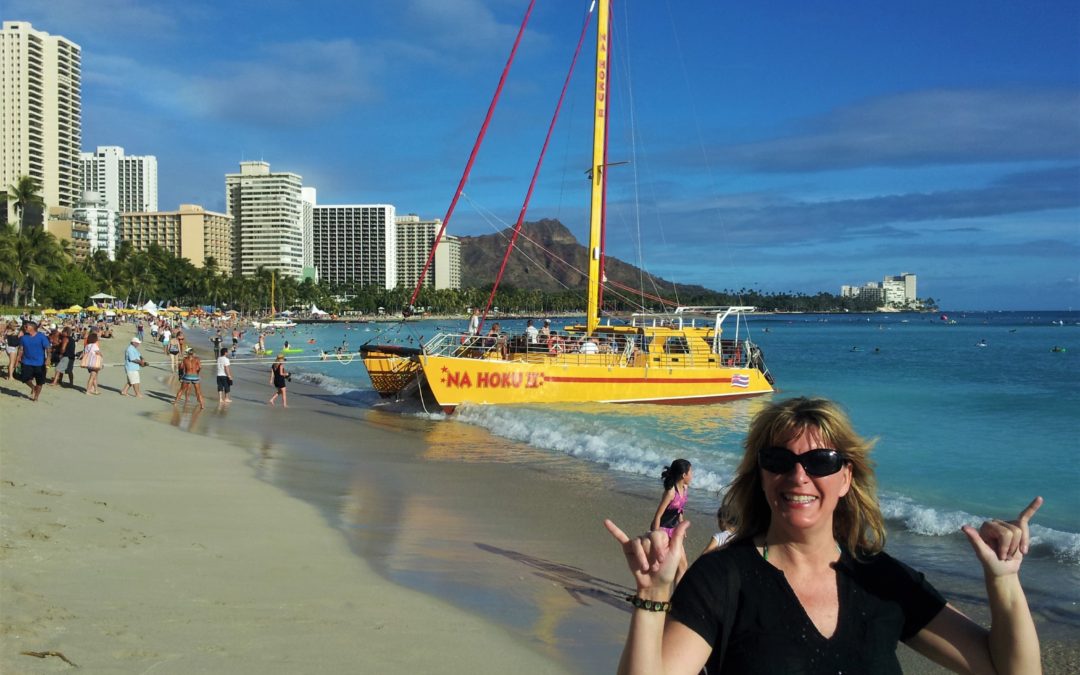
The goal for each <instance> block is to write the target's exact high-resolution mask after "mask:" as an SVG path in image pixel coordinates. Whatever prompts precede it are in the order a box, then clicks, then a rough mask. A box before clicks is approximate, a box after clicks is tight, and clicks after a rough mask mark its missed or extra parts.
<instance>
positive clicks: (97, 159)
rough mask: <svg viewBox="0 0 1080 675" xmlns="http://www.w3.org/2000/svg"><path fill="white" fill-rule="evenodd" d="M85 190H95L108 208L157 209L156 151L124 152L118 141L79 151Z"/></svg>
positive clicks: (148, 210) (116, 209)
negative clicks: (133, 153) (142, 152)
mask: <svg viewBox="0 0 1080 675" xmlns="http://www.w3.org/2000/svg"><path fill="white" fill-rule="evenodd" d="M79 159H80V161H81V163H82V189H83V192H96V193H98V194H99V195H100V196H101V198H102V199H103V200H104V201H105V208H107V209H111V210H113V211H119V212H129V213H130V212H139V213H145V212H152V211H157V210H158V167H157V157H155V156H153V155H144V156H137V155H125V154H124V149H123V148H121V147H117V146H115V145H103V146H98V148H97V151H96V152H84V153H82V154H80V155H79Z"/></svg>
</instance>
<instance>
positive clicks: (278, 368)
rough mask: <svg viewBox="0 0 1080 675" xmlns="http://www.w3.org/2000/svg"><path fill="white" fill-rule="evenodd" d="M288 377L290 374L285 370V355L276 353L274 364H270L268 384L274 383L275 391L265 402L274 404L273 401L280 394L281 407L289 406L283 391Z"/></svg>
mask: <svg viewBox="0 0 1080 675" xmlns="http://www.w3.org/2000/svg"><path fill="white" fill-rule="evenodd" d="M290 377H292V376H291V375H289V373H288V371H286V370H285V355H284V354H278V355H277V358H276V359H274V365H272V366H270V384H272V385H274V389H275V390H276V391H275V392H274V395H273V396H271V397H270V400H269V401H267V403H269V404H270V405H274V401H276V400H277V397H278V396H280V397H281V407H282V408H288V407H289V399H288V397H287V396H286V393H285V385H286V384H287V383H288V381H289V378H290Z"/></svg>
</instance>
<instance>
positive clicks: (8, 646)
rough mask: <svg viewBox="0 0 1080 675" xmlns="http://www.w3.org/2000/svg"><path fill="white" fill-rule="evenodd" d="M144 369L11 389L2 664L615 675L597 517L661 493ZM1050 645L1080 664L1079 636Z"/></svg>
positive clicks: (444, 425)
mask: <svg viewBox="0 0 1080 675" xmlns="http://www.w3.org/2000/svg"><path fill="white" fill-rule="evenodd" d="M200 339H201V340H203V341H204V342H205V338H199V339H195V340H194V343H195V344H196V346H197V347H201V346H202V345H201V344H200ZM123 346H124V345H123V343H122V342H121V339H117V340H113V341H111V342H110V343H109V344H108V349H109V350H114V351H118V349H119V348H122V347H123ZM153 349H154V348H153V347H151V346H148V349H147V350H146V351H148V352H150V355H149V356H148V359H149V360H151V361H154V360H158V361H160V360H161V357H160V352H154V351H152V350H153ZM206 368H207V367H206V366H204V372H206ZM151 372H153V373H154V376H153V377H151V376H144V378H143V379H144V382H145V381H147V380H151V383H150V384H149V389H150V390H151V391H155V392H160V398H159V399H158V400H155V399H153V398H149V399H144V400H141V401H137V400H135V399H130V398H129V399H121V398H120V397H119V396H116V394H115V390H116V388H117V387H116V385H119V384H120V382H121V379H122V374H120V373H118V372H114V373H107V374H105V375H103V377H102V383H103V387H104V388H105V389H106V393H105V394H104V395H102V396H98V397H91V396H83V395H82V394H77V393H75V392H71V391H66V390H65V391H59V392H58V391H56V390H55V389H46V391H45V392H44V394H43V397H42V398H43V400H42V402H41V403H40V404H38V405H39V406H40V409H38V408H34V407H33V404H31V403H30V402H29V401H27V400H26V399H25V398H15V397H12V396H10V395H5V394H11V393H12V392H13V391H14V392H17V393H18V394H19V396H20V397H21V395H22V392H23V391H25V387H22V386H21V385H18V387H17V388H12V387H8V386H7V383H6V382H0V429H2V431H0V474H2V475H0V479H2V480H3V481H4V482H3V483H0V526H2V527H0V572H2V575H0V602H2V609H3V611H2V613H0V631H2V633H0V635H3V638H4V639H3V641H2V642H3V647H0V670H2V671H3V672H55V671H58V670H65V669H67V668H69V667H70V666H67V665H66V664H64V663H63V662H61V661H59V659H56V658H49V659H46V660H44V661H39V660H37V659H34V658H32V657H28V656H21V655H20V654H19V652H20V651H23V650H34V651H45V650H56V651H61V652H63V653H64V654H65V655H66V656H67V657H68V658H70V659H71V660H72V661H74V662H75V663H78V664H79V665H80V666H82V667H83V668H91V669H97V670H98V671H100V672H136V671H140V672H141V671H144V670H147V669H150V668H153V669H154V671H155V672H177V673H179V672H191V671H193V670H201V671H206V672H256V671H258V672H336V671H347V672H391V673H396V672H403V673H404V672H408V673H412V672H434V671H441V672H462V673H464V672H470V673H473V672H481V673H483V672H505V671H506V670H510V669H515V670H517V671H518V672H523V673H544V672H576V673H601V672H613V671H614V668H615V664H616V662H617V659H618V653H619V650H620V649H621V645H622V641H623V638H624V636H625V631H626V626H627V622H628V620H629V614H628V611H627V610H628V605H627V604H626V603H625V602H624V601H623V600H622V598H621V596H622V594H623V593H624V592H625V591H626V586H627V584H628V582H629V575H628V573H627V571H626V569H625V564H624V563H623V561H622V558H621V555H620V554H619V553H618V551H617V549H616V548H615V545H614V543H613V542H611V541H610V539H609V537H608V535H607V533H606V532H605V531H604V530H603V528H602V526H601V524H600V519H601V517H603V516H604V515H609V516H611V517H613V518H615V519H616V521H617V522H620V524H623V523H625V524H626V525H627V527H628V529H633V526H634V524H635V523H636V524H640V525H644V520H645V519H647V518H648V516H651V509H652V508H653V506H654V504H652V503H651V502H650V501H649V500H647V499H643V498H642V497H641V496H639V495H635V494H630V493H628V492H622V491H619V490H613V489H612V485H611V482H610V477H609V476H606V475H605V474H604V473H603V471H602V470H601V469H598V468H592V467H590V466H586V465H584V463H582V462H577V461H575V460H572V459H569V458H566V459H557V458H556V459H553V458H552V457H551V456H550V455H547V454H544V453H540V452H537V451H534V450H532V449H531V448H529V447H528V446H524V445H518V444H513V443H510V442H509V441H505V439H499V440H498V441H493V439H492V437H491V436H490V435H489V434H488V433H487V432H486V431H485V430H483V429H480V428H476V427H471V426H469V425H465V424H457V423H453V422H449V423H448V422H446V421H440V420H432V419H426V418H423V417H416V416H401V415H396V414H390V413H385V412H381V411H378V410H369V409H363V408H357V407H355V406H350V405H342V404H341V401H340V400H339V399H338V398H337V397H335V396H333V395H330V394H328V393H327V392H325V391H322V390H319V389H316V388H314V387H310V386H307V387H305V386H303V385H302V384H300V383H298V382H296V380H295V379H294V383H293V384H292V385H290V408H289V410H287V411H286V410H281V409H280V408H279V409H269V408H268V407H267V406H265V405H264V402H265V399H266V398H267V397H268V396H269V393H270V389H269V385H268V383H267V381H266V380H267V375H266V373H265V370H264V367H263V366H246V367H238V368H237V369H236V374H237V389H236V391H235V393H234V398H235V399H236V403H234V404H233V405H232V406H231V407H229V408H226V409H224V410H222V409H219V408H218V407H217V406H216V403H215V402H214V399H216V393H215V392H213V391H208V392H207V395H208V407H207V409H206V410H204V411H202V412H201V413H195V411H194V409H193V407H192V406H188V408H186V409H183V410H179V409H174V408H172V407H171V406H169V405H167V403H165V402H164V401H163V400H161V398H164V395H165V394H166V393H167V392H171V391H172V389H171V388H170V387H169V386H167V385H166V383H165V382H164V381H153V380H155V378H159V379H161V380H164V378H165V375H166V373H165V370H163V369H160V368H159V369H154V370H152V371H151ZM210 372H211V374H212V369H211V371H210ZM79 376H80V378H81V379H82V380H84V379H85V375H83V374H80V375H79ZM212 379H213V378H207V377H204V381H206V380H209V381H210V382H212ZM79 383H80V386H81V380H80V381H79ZM208 384H209V383H208ZM209 388H210V389H213V387H212V385H210V387H209ZM57 418H60V419H57ZM86 420H90V422H86ZM45 430H47V432H46V431H45ZM189 432H193V433H189ZM39 436H40V437H43V438H47V439H48V444H46V445H40V444H28V443H27V441H28V440H30V439H31V438H35V437H39ZM496 442H497V443H499V446H498V447H497V448H496V447H493V444H494V443H496ZM507 452H511V453H514V457H513V461H512V462H508V461H507V460H506V453H507ZM8 481H10V482H8ZM289 497H293V499H290V498H289ZM695 525H697V523H695ZM709 534H711V528H710V526H709V524H708V523H701V525H700V526H699V527H695V528H694V529H693V534H692V540H691V545H690V546H689V550H690V551H691V553H692V555H696V552H697V551H698V550H700V547H701V546H702V545H703V544H704V541H705V538H706V537H707V536H708V535H709ZM971 609H972V608H968V607H965V610H969V611H971ZM974 610H976V611H973V613H977V607H976V608H974ZM480 617H482V618H480ZM1044 653H1045V654H1046V655H1047V666H1046V667H1047V672H1049V673H1054V672H1061V673H1064V672H1076V669H1077V665H1078V663H1080V662H1078V661H1077V660H1076V654H1077V653H1078V648H1077V645H1076V643H1075V641H1069V642H1068V643H1061V642H1053V643H1047V642H1046V641H1045V640H1044ZM901 659H902V663H903V664H904V668H905V672H908V673H936V672H942V671H941V670H940V669H937V668H935V667H933V666H931V665H928V664H927V663H926V662H924V661H922V660H921V658H919V657H917V656H916V655H914V654H912V653H910V652H909V651H908V650H907V649H906V648H901Z"/></svg>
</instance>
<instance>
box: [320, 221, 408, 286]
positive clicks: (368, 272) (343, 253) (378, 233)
mask: <svg viewBox="0 0 1080 675" xmlns="http://www.w3.org/2000/svg"><path fill="white" fill-rule="evenodd" d="M394 216H395V209H394V207H393V206H392V205H390V204H341V205H326V206H323V205H319V204H316V205H315V206H314V207H313V208H312V228H311V229H312V237H311V238H312V244H313V249H314V262H315V269H316V270H318V273H319V280H320V281H327V282H329V283H330V284H331V285H332V286H333V285H340V284H359V285H361V286H378V287H380V288H385V289H393V288H396V287H397V285H398V274H397V227H396V225H395V223H394V220H395V218H394Z"/></svg>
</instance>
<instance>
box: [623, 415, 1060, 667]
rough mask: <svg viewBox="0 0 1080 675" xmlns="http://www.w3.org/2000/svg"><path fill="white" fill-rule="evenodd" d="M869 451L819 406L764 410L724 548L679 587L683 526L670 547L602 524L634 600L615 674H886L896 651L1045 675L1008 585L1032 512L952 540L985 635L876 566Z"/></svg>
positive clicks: (941, 602) (736, 486) (922, 584)
mask: <svg viewBox="0 0 1080 675" xmlns="http://www.w3.org/2000/svg"><path fill="white" fill-rule="evenodd" d="M872 445H873V444H872V442H870V441H867V440H866V439H863V438H862V437H860V436H859V435H858V434H857V433H856V432H855V431H854V429H853V428H852V426H851V422H850V421H849V420H848V418H847V416H846V415H845V414H844V413H843V411H842V410H841V409H840V408H839V406H837V405H836V404H835V403H833V402H831V401H828V400H824V399H808V398H796V399H790V400H786V401H780V402H774V403H772V404H770V405H769V406H768V407H766V408H765V409H763V410H762V411H761V412H759V413H758V414H757V415H756V416H755V417H754V419H753V421H752V422H751V425H750V431H749V433H748V435H747V437H746V440H745V443H744V447H745V454H744V455H743V459H742V462H741V463H740V465H739V467H738V469H737V470H736V475H735V478H734V480H733V482H732V484H731V486H730V488H729V490H728V492H727V495H726V496H725V498H724V505H725V506H727V507H730V508H731V510H732V513H733V514H734V515H735V519H736V523H737V524H736V529H735V536H734V539H733V541H732V542H731V543H729V544H728V545H727V546H726V547H725V548H723V549H721V550H719V551H716V552H714V553H710V554H709V555H704V556H701V557H700V558H698V560H697V561H696V562H695V563H694V564H693V565H692V566H691V567H690V569H689V570H688V571H687V573H686V575H685V576H684V577H683V579H682V581H681V582H680V583H679V585H678V586H677V587H676V586H675V578H676V574H677V570H678V567H679V564H680V562H681V561H682V560H683V559H684V557H685V554H684V551H683V542H684V539H685V535H686V530H687V528H688V527H689V523H682V524H680V525H679V526H678V527H677V528H676V529H675V532H674V534H673V536H672V537H670V539H669V538H668V537H666V536H663V534H662V533H657V532H653V533H650V534H648V535H644V536H641V537H636V538H634V539H631V538H629V537H627V536H626V534H624V533H623V531H622V530H620V529H619V528H618V526H616V525H615V524H614V523H613V522H611V521H610V520H607V521H605V523H604V524H605V526H606V527H607V529H608V530H609V531H610V532H611V534H612V536H614V537H615V539H616V541H618V542H619V544H620V545H621V546H622V549H623V555H624V556H625V557H626V560H627V563H628V564H629V566H630V570H631V572H632V573H633V576H634V579H635V581H636V586H637V593H636V594H635V595H634V596H633V597H632V598H630V600H631V602H632V604H633V605H634V607H635V610H634V612H633V614H632V618H631V620H630V633H629V636H628V638H627V642H626V646H625V648H624V650H623V656H622V660H621V662H620V664H619V672H620V673H624V674H625V673H650V674H652V673H666V674H668V675H678V674H683V675H696V674H697V673H700V672H702V669H703V668H704V669H705V672H707V673H721V672H722V673H782V672H792V671H794V670H799V672H802V673H826V672H828V673H837V672H845V673H846V672H853V673H854V672H858V673H875V674H878V673H887V674H894V673H900V672H901V671H900V664H899V661H898V660H897V657H896V648H897V643H898V642H899V641H901V640H902V641H904V642H905V643H906V644H907V645H908V646H909V647H911V648H913V649H914V650H915V651H917V652H919V653H920V654H922V655H923V656H925V657H927V658H929V659H931V660H932V661H934V662H936V663H938V664H939V665H942V666H944V667H946V668H948V669H950V670H952V671H954V672H960V673H1017V674H1019V673H1040V672H1042V668H1041V664H1040V653H1039V638H1038V635H1037V634H1036V632H1035V624H1034V622H1033V621H1032V618H1031V612H1030V610H1029V609H1028V604H1027V600H1026V599H1025V597H1024V591H1023V589H1022V588H1021V586H1020V579H1019V576H1018V573H1019V571H1020V566H1021V563H1022V562H1023V560H1024V557H1025V556H1026V555H1027V554H1028V551H1029V538H1030V535H1029V530H1028V521H1030V520H1031V518H1032V516H1034V515H1035V512H1036V511H1038V509H1039V507H1040V506H1041V505H1042V498H1041V497H1036V498H1035V499H1034V501H1032V502H1031V504H1029V505H1028V506H1027V508H1025V509H1024V510H1023V511H1022V512H1021V513H1020V515H1019V517H1017V518H1016V519H1015V520H1012V521H1008V522H1005V521H1002V520H991V521H987V522H985V523H983V524H982V526H981V527H980V528H979V529H978V530H976V529H975V528H973V527H970V526H964V527H963V528H962V529H963V532H964V534H965V535H966V536H967V539H968V541H969V543H970V544H971V547H972V549H973V550H974V552H975V557H976V559H977V560H978V561H979V563H980V564H981V566H982V570H983V576H984V578H985V582H986V589H987V595H988V599H989V607H990V625H991V628H990V629H989V630H987V629H985V628H983V627H982V626H980V625H978V624H976V623H975V622H973V621H972V620H971V619H969V618H968V617H967V616H965V615H964V614H962V613H961V612H960V611H959V610H957V609H956V608H954V607H953V606H952V605H950V604H948V603H947V602H946V601H945V599H944V598H943V597H942V596H941V594H940V593H938V592H937V590H935V589H934V587H933V586H931V585H930V584H929V582H927V581H926V579H925V578H924V577H923V575H922V574H920V573H919V572H916V571H915V570H913V569H911V568H910V567H908V566H907V565H905V564H903V563H901V562H899V561H897V560H895V559H894V558H892V557H891V556H889V555H888V554H887V553H885V552H884V550H883V549H884V546H885V523H884V518H883V517H882V514H881V509H880V507H879V506H878V501H877V494H876V491H877V488H876V481H875V479H874V473H873V468H872V466H873V465H872V462H871V459H870V449H871V447H872ZM672 591H674V595H672ZM669 611H670V613H667V612H669Z"/></svg>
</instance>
